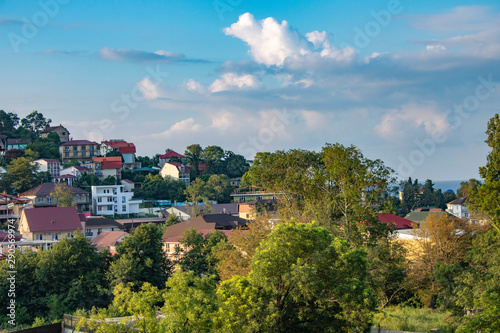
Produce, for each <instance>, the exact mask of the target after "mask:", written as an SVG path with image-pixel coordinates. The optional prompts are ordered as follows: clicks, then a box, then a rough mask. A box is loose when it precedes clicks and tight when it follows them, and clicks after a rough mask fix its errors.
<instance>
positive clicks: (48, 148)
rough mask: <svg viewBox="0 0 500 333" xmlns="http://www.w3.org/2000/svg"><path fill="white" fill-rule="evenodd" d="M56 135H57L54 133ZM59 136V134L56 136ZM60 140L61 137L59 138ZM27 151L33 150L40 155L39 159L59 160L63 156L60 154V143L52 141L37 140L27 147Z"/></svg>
mask: <svg viewBox="0 0 500 333" xmlns="http://www.w3.org/2000/svg"><path fill="white" fill-rule="evenodd" d="M53 134H55V133H53ZM55 135H56V136H57V134H55ZM57 138H59V136H57ZM26 149H31V150H33V151H35V152H37V153H38V155H39V158H51V159H56V160H59V159H60V158H61V155H60V153H59V143H56V142H54V141H53V140H51V139H41V138H37V139H36V140H35V141H33V142H31V143H30V144H28V145H27V146H26Z"/></svg>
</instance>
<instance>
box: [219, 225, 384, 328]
mask: <svg viewBox="0 0 500 333" xmlns="http://www.w3.org/2000/svg"><path fill="white" fill-rule="evenodd" d="M218 296H219V305H220V308H219V311H218V316H217V317H216V319H215V323H216V327H217V328H218V329H220V330H222V331H224V329H225V328H226V330H225V331H228V332H235V331H238V330H239V329H241V328H242V327H248V329H246V330H244V331H252V332H257V331H264V332H291V331H295V332H297V331H309V332H318V331H321V332H354V331H357V332H364V331H367V330H368V329H369V328H370V326H371V318H372V314H371V311H373V309H374V306H375V299H374V297H373V295H372V294H371V291H370V288H369V285H368V271H367V262H366V253H365V252H364V251H363V250H356V249H349V244H348V243H346V242H345V241H342V240H340V239H334V238H333V236H332V235H331V234H330V233H329V232H328V231H327V230H326V229H324V228H321V227H317V226H315V225H311V224H302V223H294V222H290V223H282V224H279V225H278V226H276V228H275V230H273V232H271V234H269V237H268V238H267V239H266V240H265V241H263V242H262V243H261V245H260V246H259V248H258V250H257V253H256V254H255V256H254V257H253V259H252V265H251V272H250V275H249V277H248V278H244V277H238V276H235V277H233V278H232V279H231V280H226V281H224V282H222V284H221V287H220V290H219V292H218ZM249 300H256V302H254V303H252V302H248V301H249ZM243 304H246V306H243ZM235 312H236V315H235ZM228 324H230V325H231V326H228Z"/></svg>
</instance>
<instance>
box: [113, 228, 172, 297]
mask: <svg viewBox="0 0 500 333" xmlns="http://www.w3.org/2000/svg"><path fill="white" fill-rule="evenodd" d="M162 235H163V228H162V227H161V226H159V225H156V224H153V223H149V224H142V225H140V226H139V227H137V228H136V229H135V230H134V232H133V234H132V235H130V236H128V237H127V238H125V239H124V240H123V242H122V243H120V245H118V247H117V252H118V254H117V255H116V256H115V258H116V259H115V260H114V261H113V262H112V263H111V267H110V269H109V276H110V278H111V281H112V284H113V285H117V284H119V283H124V284H127V283H129V282H132V283H133V284H134V288H136V290H137V288H140V287H141V286H142V285H143V284H144V283H146V282H149V283H151V284H152V285H153V286H156V287H158V288H161V287H162V286H163V285H164V284H165V281H166V280H167V277H168V274H169V261H168V259H167V258H166V257H165V255H164V253H163V243H162V240H161V239H162Z"/></svg>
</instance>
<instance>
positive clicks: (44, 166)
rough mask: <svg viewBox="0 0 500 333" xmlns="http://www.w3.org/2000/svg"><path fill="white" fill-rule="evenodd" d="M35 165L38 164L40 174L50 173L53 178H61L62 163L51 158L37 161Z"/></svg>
mask: <svg viewBox="0 0 500 333" xmlns="http://www.w3.org/2000/svg"><path fill="white" fill-rule="evenodd" d="M34 163H36V164H38V172H49V173H50V175H51V176H52V178H54V177H57V176H60V174H61V173H60V172H61V162H59V161H58V160H54V159H51V158H41V159H38V160H35V161H34Z"/></svg>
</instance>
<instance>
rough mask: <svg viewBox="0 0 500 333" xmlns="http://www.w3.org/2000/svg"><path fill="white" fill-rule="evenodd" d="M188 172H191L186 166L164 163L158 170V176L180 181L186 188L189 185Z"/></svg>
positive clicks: (176, 163)
mask: <svg viewBox="0 0 500 333" xmlns="http://www.w3.org/2000/svg"><path fill="white" fill-rule="evenodd" d="M190 172H191V170H189V168H188V167H187V166H185V165H184V164H181V163H179V162H165V163H163V165H162V167H161V169H160V175H161V176H162V177H163V178H167V177H170V178H172V179H175V180H182V181H183V182H184V184H186V187H187V186H189V184H191V181H190V177H191V176H190Z"/></svg>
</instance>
